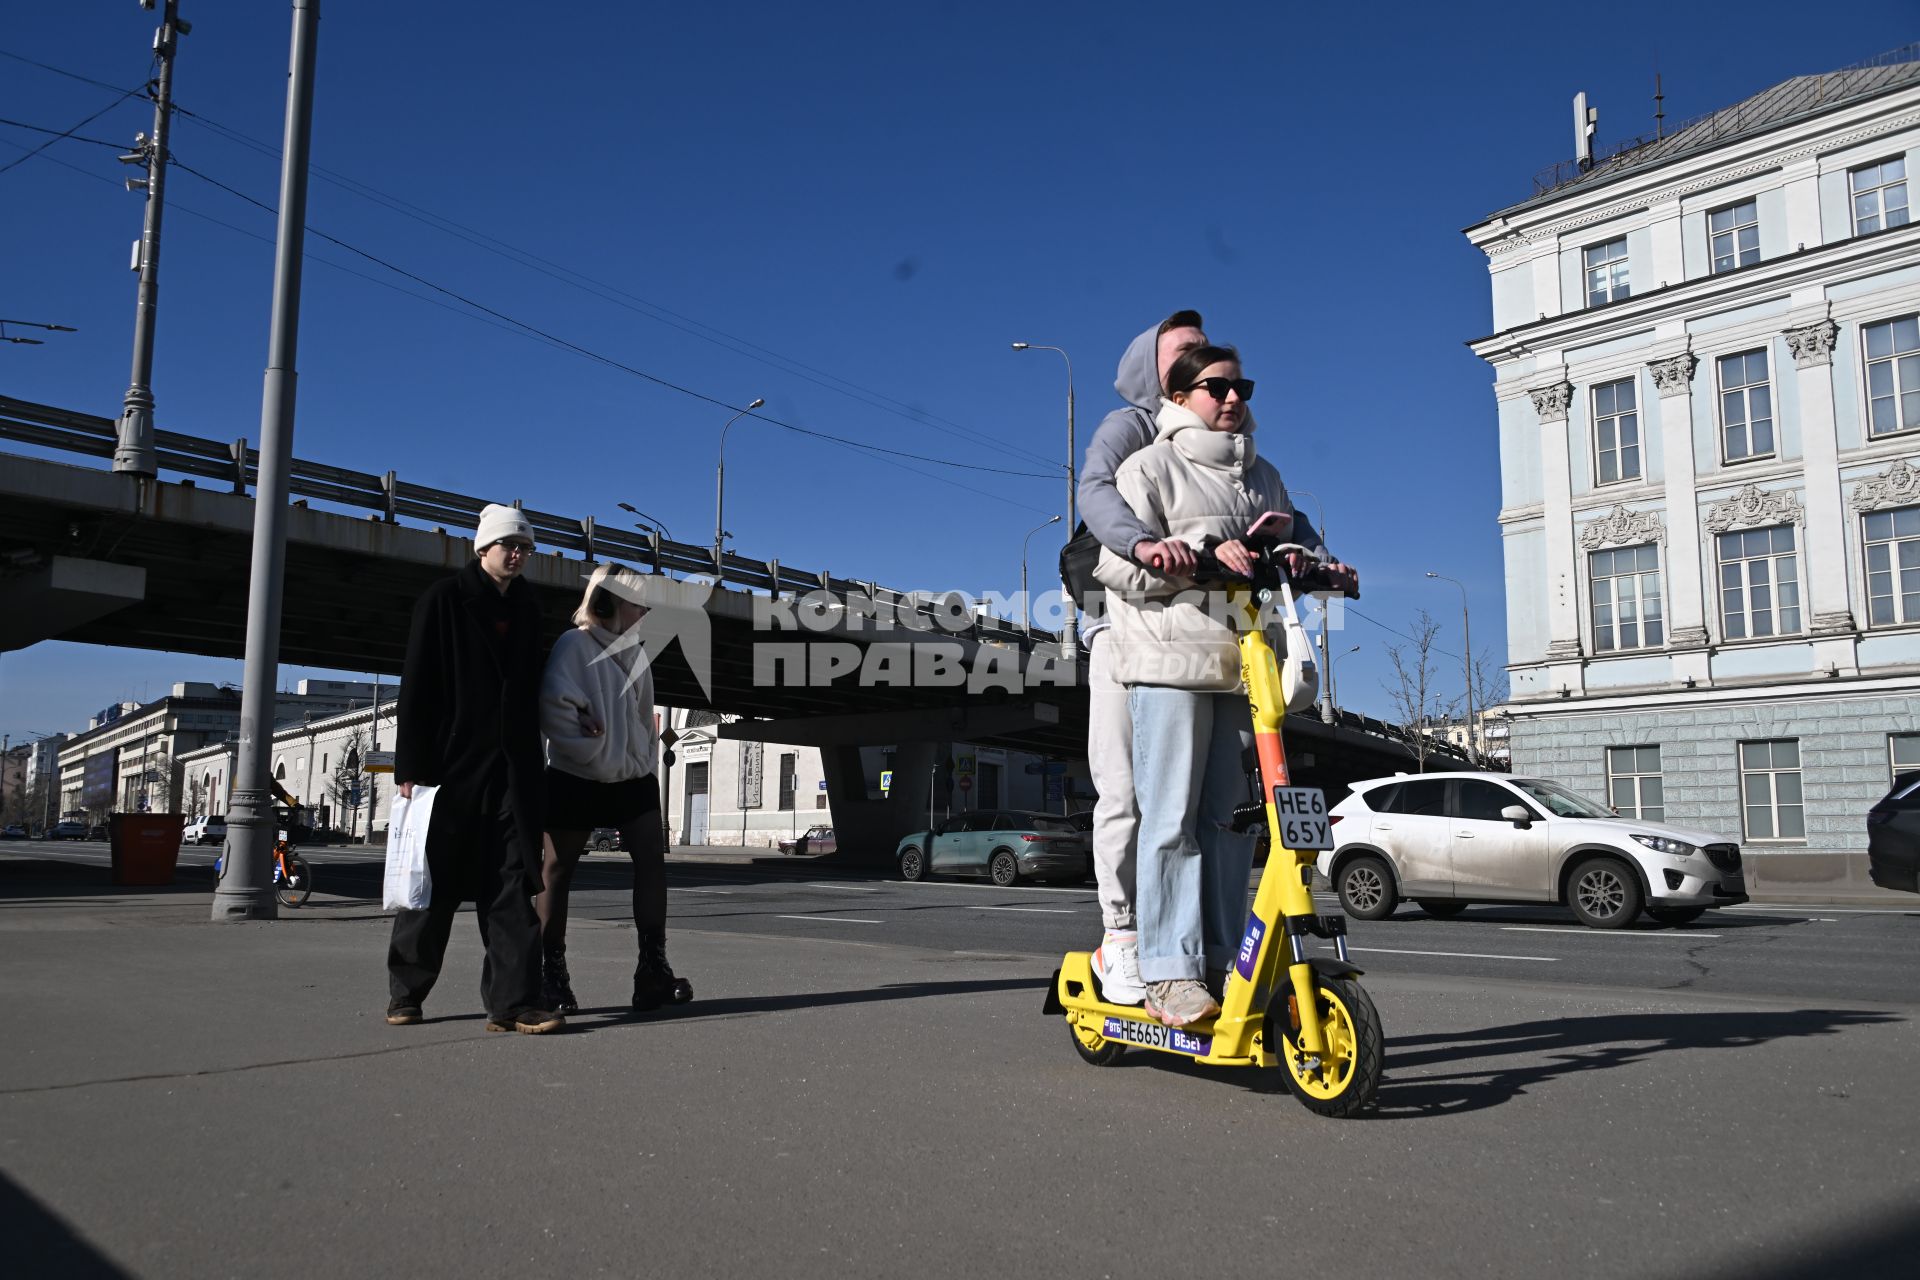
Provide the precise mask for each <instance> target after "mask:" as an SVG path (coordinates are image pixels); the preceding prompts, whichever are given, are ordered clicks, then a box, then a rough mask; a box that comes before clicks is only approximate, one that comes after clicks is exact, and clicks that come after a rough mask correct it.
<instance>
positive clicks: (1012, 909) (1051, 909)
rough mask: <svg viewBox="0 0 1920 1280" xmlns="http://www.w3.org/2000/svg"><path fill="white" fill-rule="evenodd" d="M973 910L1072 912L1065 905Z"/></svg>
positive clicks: (1044, 913)
mask: <svg viewBox="0 0 1920 1280" xmlns="http://www.w3.org/2000/svg"><path fill="white" fill-rule="evenodd" d="M974 910H975V911H1037V912H1039V913H1041V914H1042V915H1049V916H1070V915H1073V914H1074V912H1072V911H1071V910H1069V909H1068V908H1066V907H975V908H974Z"/></svg>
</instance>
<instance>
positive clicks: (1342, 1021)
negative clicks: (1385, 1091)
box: [1267, 978, 1386, 1117]
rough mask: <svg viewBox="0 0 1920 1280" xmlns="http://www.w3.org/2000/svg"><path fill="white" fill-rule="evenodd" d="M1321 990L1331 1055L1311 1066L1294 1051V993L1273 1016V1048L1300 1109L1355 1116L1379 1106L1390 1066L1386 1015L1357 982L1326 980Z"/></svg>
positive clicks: (1284, 993)
mask: <svg viewBox="0 0 1920 1280" xmlns="http://www.w3.org/2000/svg"><path fill="white" fill-rule="evenodd" d="M1317 991H1318V994H1319V999H1320V1024H1321V1026H1322V1027H1323V1028H1325V1031H1326V1037H1327V1053H1326V1055H1325V1056H1324V1057H1322V1058H1320V1059H1319V1060H1318V1061H1317V1062H1309V1061H1306V1060H1305V1059H1303V1057H1302V1056H1301V1054H1300V1053H1299V1052H1298V1051H1297V1050H1296V1049H1295V1048H1294V1031H1293V1027H1292V1020H1291V1019H1290V1018H1288V1016H1287V999H1288V996H1289V994H1290V992H1288V991H1282V992H1281V993H1280V995H1279V997H1278V998H1277V999H1276V1000H1275V1001H1274V1004H1273V1008H1272V1009H1270V1010H1269V1011H1268V1013H1267V1024H1268V1036H1269V1043H1272V1044H1276V1045H1277V1046H1278V1050H1279V1056H1280V1070H1281V1072H1282V1074H1284V1075H1285V1076H1286V1078H1287V1087H1288V1088H1289V1089H1291V1090H1292V1091H1293V1096H1294V1097H1295V1098H1297V1099H1299V1101H1300V1105H1302V1106H1304V1107H1305V1108H1306V1109H1307V1110H1309V1111H1311V1112H1313V1113H1315V1114H1316V1115H1323V1116H1334V1117H1346V1116H1351V1115H1355V1114H1358V1113H1359V1112H1360V1111H1363V1110H1365V1109H1366V1108H1367V1107H1369V1106H1372V1105H1373V1100H1374V1095H1375V1094H1376V1093H1378V1092H1379V1089H1380V1072H1381V1068H1382V1066H1383V1065H1384V1063H1385V1061H1386V1051H1385V1049H1384V1047H1383V1037H1382V1035H1381V1031H1380V1012H1379V1010H1377V1009H1375V1008H1374V1007H1373V1000H1372V998H1371V997H1369V996H1368V995H1367V992H1366V989H1365V988H1364V987H1362V986H1361V985H1360V984H1359V983H1357V982H1355V981H1354V980H1353V979H1351V978H1323V979H1321V980H1320V981H1319V983H1318V984H1317ZM1275 1033H1277V1035H1276V1034H1275Z"/></svg>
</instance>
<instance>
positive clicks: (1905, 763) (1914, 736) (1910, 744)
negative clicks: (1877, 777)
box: [1887, 733, 1920, 786]
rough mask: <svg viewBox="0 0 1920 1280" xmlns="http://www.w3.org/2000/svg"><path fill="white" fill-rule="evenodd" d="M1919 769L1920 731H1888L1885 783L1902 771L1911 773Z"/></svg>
mask: <svg viewBox="0 0 1920 1280" xmlns="http://www.w3.org/2000/svg"><path fill="white" fill-rule="evenodd" d="M1915 769H1920V733H1890V734H1888V735H1887V774H1888V777H1887V783H1888V785H1889V786H1891V785H1892V784H1893V779H1894V778H1896V777H1898V776H1900V775H1901V774H1903V773H1912V772H1913V771H1914V770H1915Z"/></svg>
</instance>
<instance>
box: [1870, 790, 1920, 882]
mask: <svg viewBox="0 0 1920 1280" xmlns="http://www.w3.org/2000/svg"><path fill="white" fill-rule="evenodd" d="M1867 874H1868V875H1869V876H1871V877H1872V879H1873V882H1874V883H1875V884H1877V885H1879V886H1880V887H1881V888H1882V889H1903V890H1905V891H1906V892H1908V893H1920V772H1916V773H1903V774H1900V775H1898V776H1896V777H1895V778H1894V780H1893V789H1892V790H1891V791H1889V792H1887V794H1886V795H1884V796H1882V797H1881V798H1880V802H1879V803H1878V804H1876V805H1874V806H1873V808H1871V809H1869V810H1867Z"/></svg>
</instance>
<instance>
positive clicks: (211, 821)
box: [180, 816, 227, 844]
mask: <svg viewBox="0 0 1920 1280" xmlns="http://www.w3.org/2000/svg"><path fill="white" fill-rule="evenodd" d="M180 839H181V842H182V843H184V844H225V843H226V842H227V820H226V818H225V817H224V816H216V817H211V818H195V819H194V820H193V821H192V822H189V823H188V824H187V829H186V830H185V831H183V832H181V833H180Z"/></svg>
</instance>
